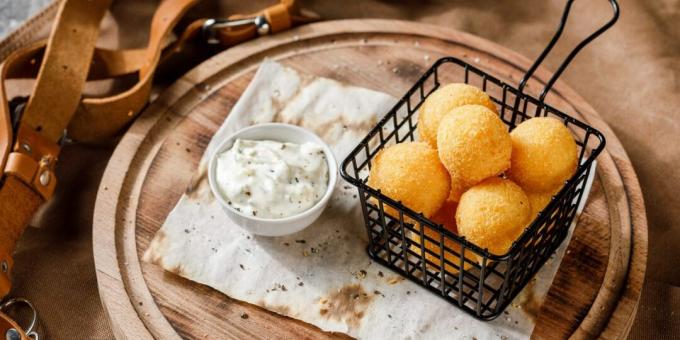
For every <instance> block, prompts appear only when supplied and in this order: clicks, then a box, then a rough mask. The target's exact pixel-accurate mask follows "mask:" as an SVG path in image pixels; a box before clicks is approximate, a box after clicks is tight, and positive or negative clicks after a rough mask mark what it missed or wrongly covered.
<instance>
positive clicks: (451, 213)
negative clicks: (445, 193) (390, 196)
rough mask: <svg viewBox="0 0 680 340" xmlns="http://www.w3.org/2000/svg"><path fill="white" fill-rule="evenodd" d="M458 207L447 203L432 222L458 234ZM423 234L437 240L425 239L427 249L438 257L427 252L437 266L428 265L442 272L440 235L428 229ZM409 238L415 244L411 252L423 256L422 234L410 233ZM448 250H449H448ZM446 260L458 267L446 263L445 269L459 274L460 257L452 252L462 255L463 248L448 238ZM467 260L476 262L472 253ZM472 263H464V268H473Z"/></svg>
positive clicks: (428, 257)
mask: <svg viewBox="0 0 680 340" xmlns="http://www.w3.org/2000/svg"><path fill="white" fill-rule="evenodd" d="M456 207H457V204H456V203H455V202H450V201H449V202H446V203H444V205H443V206H442V207H441V208H440V209H439V211H437V212H436V213H435V214H434V215H433V216H432V218H431V219H432V221H433V222H435V223H438V224H441V225H443V226H444V229H447V230H449V231H451V232H453V233H454V234H455V233H457V228H456V218H455V216H456ZM423 233H424V234H425V235H426V236H427V237H429V238H431V239H433V240H435V242H432V241H430V240H428V239H425V243H424V246H425V249H427V250H430V251H431V252H433V253H434V254H436V255H432V254H430V253H428V252H425V258H426V259H427V260H428V261H430V262H432V263H434V264H435V265H432V264H430V263H428V264H427V265H428V267H431V268H430V269H432V270H440V269H441V267H440V266H439V264H440V263H441V258H440V257H439V239H440V238H439V233H438V232H437V231H435V230H434V229H430V228H428V227H424V229H423ZM408 237H409V238H410V239H411V240H413V241H414V242H413V243H412V244H411V245H410V246H409V248H410V250H411V251H413V252H414V253H416V254H418V255H419V256H420V255H421V254H422V249H421V247H420V245H421V238H420V234H418V233H409V235H408ZM447 248H448V249H447ZM444 249H445V251H444V259H446V261H449V262H451V263H453V264H455V265H456V266H455V267H454V266H453V265H451V264H448V263H446V264H445V268H446V270H447V271H449V272H456V273H457V272H458V269H457V268H459V267H460V256H457V255H456V254H455V253H453V252H451V250H453V251H455V252H456V253H457V254H460V253H461V247H460V244H459V243H458V242H456V241H453V240H451V239H448V238H444ZM465 258H467V259H468V260H470V261H476V259H475V257H474V253H472V252H467V253H466V254H465ZM471 264H472V262H468V261H464V262H463V268H465V269H467V268H469V267H470V266H471Z"/></svg>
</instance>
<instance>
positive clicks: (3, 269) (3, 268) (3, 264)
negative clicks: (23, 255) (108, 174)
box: [0, 261, 9, 273]
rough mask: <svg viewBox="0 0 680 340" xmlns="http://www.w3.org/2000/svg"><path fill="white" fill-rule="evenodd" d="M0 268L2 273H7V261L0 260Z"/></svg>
mask: <svg viewBox="0 0 680 340" xmlns="http://www.w3.org/2000/svg"><path fill="white" fill-rule="evenodd" d="M0 269H2V272H3V273H7V270H8V269H9V266H7V261H2V264H0Z"/></svg>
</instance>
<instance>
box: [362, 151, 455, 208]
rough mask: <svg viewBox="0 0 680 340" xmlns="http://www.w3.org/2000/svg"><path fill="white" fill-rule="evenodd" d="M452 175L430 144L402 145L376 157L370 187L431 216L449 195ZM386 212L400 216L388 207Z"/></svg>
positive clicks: (369, 179) (369, 176)
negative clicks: (450, 176) (450, 175)
mask: <svg viewBox="0 0 680 340" xmlns="http://www.w3.org/2000/svg"><path fill="white" fill-rule="evenodd" d="M449 182H450V179H449V174H448V172H447V171H446V169H445V168H444V166H443V165H442V164H441V162H440V161H439V157H437V151H436V150H435V149H433V148H431V147H430V146H429V145H427V144H426V143H422V142H412V143H400V144H395V145H392V146H389V147H387V148H385V149H382V150H380V151H379V152H378V154H377V155H376V156H375V159H374V163H373V166H372V167H371V170H370V172H369V175H368V185H369V186H371V187H373V188H375V189H380V190H381V191H382V193H383V194H385V195H386V196H388V197H390V198H392V199H394V200H396V201H401V203H402V204H404V205H405V206H407V207H409V208H411V209H412V210H413V211H415V212H418V213H422V214H423V215H424V216H425V217H430V216H432V215H433V214H434V213H436V212H437V210H439V208H440V207H441V206H442V205H443V204H444V202H445V201H446V198H447V197H448V196H449V191H450V190H451V186H450V184H449ZM384 209H385V212H386V213H388V214H390V215H391V216H392V217H398V216H399V214H398V213H396V212H395V210H394V209H393V208H391V207H389V206H387V205H385V206H384Z"/></svg>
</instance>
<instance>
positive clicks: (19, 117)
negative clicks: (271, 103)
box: [0, 0, 310, 331]
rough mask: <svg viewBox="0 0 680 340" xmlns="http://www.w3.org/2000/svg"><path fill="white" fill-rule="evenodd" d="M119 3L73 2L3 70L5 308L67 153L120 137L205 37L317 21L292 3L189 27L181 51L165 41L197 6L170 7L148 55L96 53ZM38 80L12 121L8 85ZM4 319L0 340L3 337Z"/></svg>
mask: <svg viewBox="0 0 680 340" xmlns="http://www.w3.org/2000/svg"><path fill="white" fill-rule="evenodd" d="M111 1H112V0H97V1H91V0H65V1H62V2H61V3H60V5H59V6H60V7H59V10H58V13H57V17H56V19H55V24H54V27H53V29H52V32H51V34H50V36H49V39H47V40H46V41H39V42H36V43H34V44H33V45H30V46H27V47H25V48H23V49H21V50H18V51H15V52H14V53H12V54H11V55H9V56H8V57H7V59H6V60H5V61H4V62H3V63H2V64H1V65H0V298H1V297H4V296H6V295H7V294H8V292H9V290H10V287H11V282H10V274H11V271H12V266H13V261H12V257H11V254H12V252H13V250H14V247H15V245H16V242H17V240H18V239H19V237H20V236H21V234H22V233H23V231H24V229H25V227H26V226H27V225H28V223H29V221H30V219H31V217H32V215H33V214H34V213H35V211H36V210H37V209H38V208H39V207H40V205H41V204H42V203H43V202H45V201H46V200H48V199H49V198H50V197H52V195H53V193H54V190H55V187H56V183H57V178H56V176H55V172H54V169H55V164H56V162H57V160H58V158H59V151H60V147H61V146H60V143H61V142H62V141H63V140H65V139H66V137H68V138H69V139H73V140H76V141H84V142H90V141H96V140H100V139H104V138H108V137H111V136H114V135H115V134H117V133H119V132H120V131H121V130H122V129H123V128H125V127H126V126H127V125H128V124H129V123H130V121H131V120H132V119H134V118H135V117H136V116H137V114H138V113H139V112H140V110H141V109H142V108H143V107H144V106H145V105H146V103H147V102H148V100H149V95H150V92H151V82H152V79H153V76H154V72H155V70H156V68H157V67H158V65H159V63H160V62H162V61H163V60H166V59H167V58H168V57H169V56H170V55H172V54H174V53H177V52H179V51H181V50H182V49H184V48H185V44H186V43H187V42H188V41H190V40H194V39H197V38H199V37H201V38H204V39H206V42H207V43H209V44H219V45H221V46H223V47H226V46H231V45H234V44H237V43H240V42H243V41H246V40H249V39H252V38H255V37H257V36H258V35H262V34H268V33H276V32H279V31H283V30H286V29H288V28H290V27H291V26H293V25H296V24H300V23H305V22H308V21H310V18H309V17H306V16H303V15H300V14H299V12H298V8H297V7H296V5H295V1H294V0H281V1H280V2H279V3H277V4H275V5H273V6H271V7H268V8H266V9H264V10H262V11H260V12H257V13H252V14H249V15H234V16H231V17H229V18H228V19H202V20H198V21H195V22H193V23H191V24H190V25H188V26H187V27H186V29H185V30H184V32H183V34H181V35H180V37H179V39H177V40H176V41H175V42H174V43H173V44H171V45H170V46H167V43H166V42H167V40H168V39H167V37H168V36H169V34H170V33H171V30H172V29H173V28H174V27H175V25H176V24H177V23H178V21H179V20H180V19H181V17H182V16H183V15H184V14H185V13H186V12H187V11H188V10H189V9H190V8H191V7H192V6H193V5H195V4H196V3H197V2H198V0H165V1H162V2H161V4H160V5H159V7H158V9H157V10H156V12H155V14H154V16H153V18H152V21H151V26H150V34H149V41H148V44H147V47H146V48H144V49H129V50H108V49H98V48H95V43H96V40H97V37H98V34H99V25H100V22H101V19H102V18H103V16H104V14H105V13H106V11H107V9H108V7H109V5H110V4H111ZM130 74H137V76H138V81H137V83H136V84H134V85H133V86H132V87H130V88H129V89H127V90H125V91H123V92H120V93H116V94H113V95H110V96H107V97H97V98H84V97H83V96H82V91H83V87H84V85H85V83H86V82H87V81H88V80H100V79H110V78H116V77H120V76H125V75H130ZM12 78H35V79H36V81H35V85H34V88H33V91H32V94H31V95H30V97H29V98H28V100H27V102H25V103H23V105H19V106H18V107H17V106H16V105H15V108H14V112H12V109H11V108H10V105H9V104H8V102H9V101H8V98H7V97H6V91H5V80H7V79H12ZM2 320H3V318H2V315H0V331H2V330H3V329H4V326H3V324H2Z"/></svg>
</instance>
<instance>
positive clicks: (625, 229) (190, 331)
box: [94, 20, 647, 339]
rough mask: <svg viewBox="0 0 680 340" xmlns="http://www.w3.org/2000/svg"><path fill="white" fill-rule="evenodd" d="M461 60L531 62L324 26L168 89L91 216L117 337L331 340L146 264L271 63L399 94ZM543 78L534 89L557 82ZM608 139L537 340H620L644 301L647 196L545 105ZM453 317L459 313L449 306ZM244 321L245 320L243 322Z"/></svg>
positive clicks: (450, 39) (369, 27)
mask: <svg viewBox="0 0 680 340" xmlns="http://www.w3.org/2000/svg"><path fill="white" fill-rule="evenodd" d="M446 55H452V56H456V57H459V58H462V59H465V60H467V61H469V62H472V63H474V64H476V65H478V67H480V68H481V69H484V70H486V71H487V72H489V73H491V74H493V75H495V76H497V77H499V78H501V79H504V80H506V81H508V82H510V83H517V81H518V79H519V78H520V77H521V76H522V74H523V73H524V71H525V70H526V68H527V67H528V66H529V65H530V61H529V60H528V59H526V58H525V57H522V56H520V55H518V54H516V53H514V52H511V51H509V50H507V49H505V48H503V47H501V46H498V45H496V44H494V43H491V42H489V41H486V40H483V39H480V38H477V37H474V36H471V35H468V34H464V33H461V32H457V31H454V30H450V29H445V28H441V27H436V26H431V25H424V24H417V23H410V22H402V21H392V20H389V21H388V20H344V21H329V22H322V23H317V24H312V25H307V26H303V27H301V28H297V29H295V30H291V31H289V32H285V33H281V34H277V35H275V36H272V37H265V38H260V39H258V40H256V41H253V42H249V43H245V44H242V45H239V46H238V47H235V48H231V49H229V50H226V51H224V52H222V53H220V54H218V55H216V56H215V57H213V58H211V59H210V60H208V61H206V62H204V63H202V64H201V65H199V66H198V67H196V68H195V69H193V70H192V71H190V72H189V73H187V74H186V75H185V76H184V77H182V78H181V79H180V80H178V81H177V82H176V83H175V84H173V85H172V86H171V87H170V88H169V89H168V90H166V91H165V92H164V93H163V94H162V95H161V96H160V97H159V98H158V99H157V100H156V101H155V102H154V103H153V104H152V105H151V106H150V107H149V108H148V109H147V110H146V112H144V114H143V115H142V116H141V117H140V118H139V119H138V120H137V121H136V122H135V124H134V125H133V126H132V127H131V128H130V129H129V131H128V132H127V134H126V135H125V136H124V138H123V139H122V140H121V142H120V144H119V146H118V147H117V149H116V151H115V152H114V154H113V156H112V158H111V161H110V162H109V165H108V167H107V169H106V172H105V174H104V177H103V179H102V182H101V186H100V189H99V193H98V197H97V203H96V208H95V215H94V256H95V265H96V270H97V279H98V284H99V291H100V295H101V299H102V302H103V305H104V308H105V310H106V311H107V313H108V315H109V318H110V320H111V325H112V327H113V330H114V333H115V334H116V337H118V338H131V339H144V338H151V337H155V338H162V339H172V338H179V337H187V338H216V339H228V338H234V339H239V338H262V339H265V338H266V339H273V338H314V339H316V338H325V337H334V336H341V335H338V334H328V333H323V332H321V331H320V330H319V329H316V328H315V327H313V326H310V325H307V324H305V323H302V322H299V321H296V320H292V319H289V318H286V317H282V316H279V315H277V314H275V313H271V312H268V311H266V310H263V309H261V308H259V307H256V306H252V305H248V304H246V303H243V302H239V301H235V300H232V299H230V298H228V297H226V296H225V295H223V294H221V293H219V292H217V291H215V290H213V289H211V288H208V287H206V286H202V285H200V284H197V283H194V282H191V281H189V280H186V279H183V278H181V277H178V276H175V275H173V274H169V273H166V272H164V271H163V270H162V269H160V268H158V267H156V266H154V265H150V264H147V263H143V262H141V261H140V257H141V254H143V252H144V250H145V249H146V247H147V246H148V244H149V242H150V240H151V238H152V237H153V235H154V234H155V232H156V231H157V230H158V228H160V226H161V224H162V223H163V221H164V220H165V217H166V216H167V215H168V213H169V212H170V210H171V209H172V208H173V207H174V205H175V204H176V202H177V201H178V199H179V197H180V196H181V194H182V193H183V192H184V189H185V188H186V186H187V184H188V182H189V179H190V177H191V174H192V173H193V171H194V170H195V168H196V167H197V164H198V162H199V159H200V158H201V155H202V153H203V151H204V149H205V148H206V146H207V144H208V142H209V141H210V139H211V136H212V134H213V133H214V132H215V131H216V129H217V128H218V127H219V126H220V124H221V123H222V121H223V120H224V118H225V117H226V116H227V115H228V113H229V111H230V110H231V107H232V105H233V104H234V103H235V102H236V100H237V99H238V98H239V96H240V94H241V93H242V91H243V90H244V89H245V87H246V86H247V85H248V83H249V81H250V79H252V77H253V75H254V72H255V70H256V69H257V67H258V65H259V63H260V62H261V61H262V59H263V58H265V57H267V58H272V59H275V60H277V61H279V62H282V63H283V64H285V65H287V66H290V67H293V68H295V69H298V70H300V71H302V72H307V73H311V74H315V75H318V76H324V77H329V78H334V79H337V80H340V81H344V82H347V83H350V84H353V85H358V86H364V87H367V88H372V89H376V90H379V91H383V92H386V93H389V94H391V95H393V96H395V97H400V96H402V95H403V93H405V91H406V90H407V89H408V88H409V87H410V86H411V84H412V83H413V82H414V81H415V80H416V79H417V78H418V77H419V76H420V74H421V73H422V72H423V71H424V70H426V69H427V67H428V66H429V65H430V64H431V63H432V62H433V61H434V60H436V58H439V57H441V56H446ZM549 76H550V73H549V72H547V71H546V70H539V71H538V72H537V76H536V80H535V81H534V83H532V84H530V87H529V90H530V91H535V90H537V89H539V88H540V87H541V83H542V81H544V80H547V79H549ZM548 101H549V102H550V103H551V104H553V105H554V106H556V107H558V108H561V109H563V110H565V111H566V112H569V113H571V114H573V115H575V116H577V117H579V118H580V119H582V120H584V121H587V122H588V123H589V124H591V125H593V126H594V127H596V128H597V129H599V130H600V131H602V132H603V133H604V134H605V135H606V137H607V147H606V149H605V152H603V154H602V155H601V156H599V158H598V162H599V167H598V171H597V175H596V179H595V182H594V185H593V189H592V192H591V194H590V198H589V200H588V204H587V206H586V209H585V211H584V213H583V214H582V215H581V217H580V219H579V222H578V226H577V228H576V229H575V232H574V237H573V239H572V241H571V243H570V244H569V247H568V250H567V254H566V255H565V257H564V260H563V262H562V264H561V266H560V269H559V272H558V273H557V276H556V277H555V281H554V283H553V286H552V287H551V289H550V292H549V293H548V297H547V300H546V302H545V303H544V305H543V306H542V308H541V310H540V312H539V313H538V317H537V319H536V328H535V329H534V334H533V337H535V338H550V339H554V338H564V337H569V336H573V337H577V338H583V337H594V336H598V335H601V336H603V337H605V338H620V337H624V336H625V335H626V334H627V332H628V331H629V329H630V325H631V324H632V321H633V319H634V316H635V312H636V308H637V302H638V299H639V296H640V289H641V287H642V280H643V278H644V271H645V263H646V258H647V220H646V216H645V211H644V205H643V201H642V195H641V193H640V186H639V184H638V181H637V178H636V176H635V173H634V171H633V168H632V166H631V163H630V160H629V159H628V157H627V155H626V153H625V151H624V150H623V148H622V146H621V144H620V142H619V141H618V140H617V138H616V136H615V135H614V133H613V132H612V130H611V129H610V128H609V127H608V126H607V125H606V124H605V123H604V122H603V121H602V119H601V118H600V117H599V115H598V114H597V113H596V112H595V110H594V109H593V108H592V107H590V106H589V105H588V104H587V103H586V102H585V101H584V100H583V99H582V98H581V97H580V96H579V95H578V94H576V92H575V91H573V90H572V89H571V88H569V87H568V86H567V85H566V84H564V83H560V82H558V83H557V84H556V86H555V87H554V91H553V93H552V94H551V96H550V97H549V98H548ZM451 308H455V307H451ZM242 313H247V314H248V315H249V317H248V318H247V319H244V318H241V317H240V315H241V314H242Z"/></svg>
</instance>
